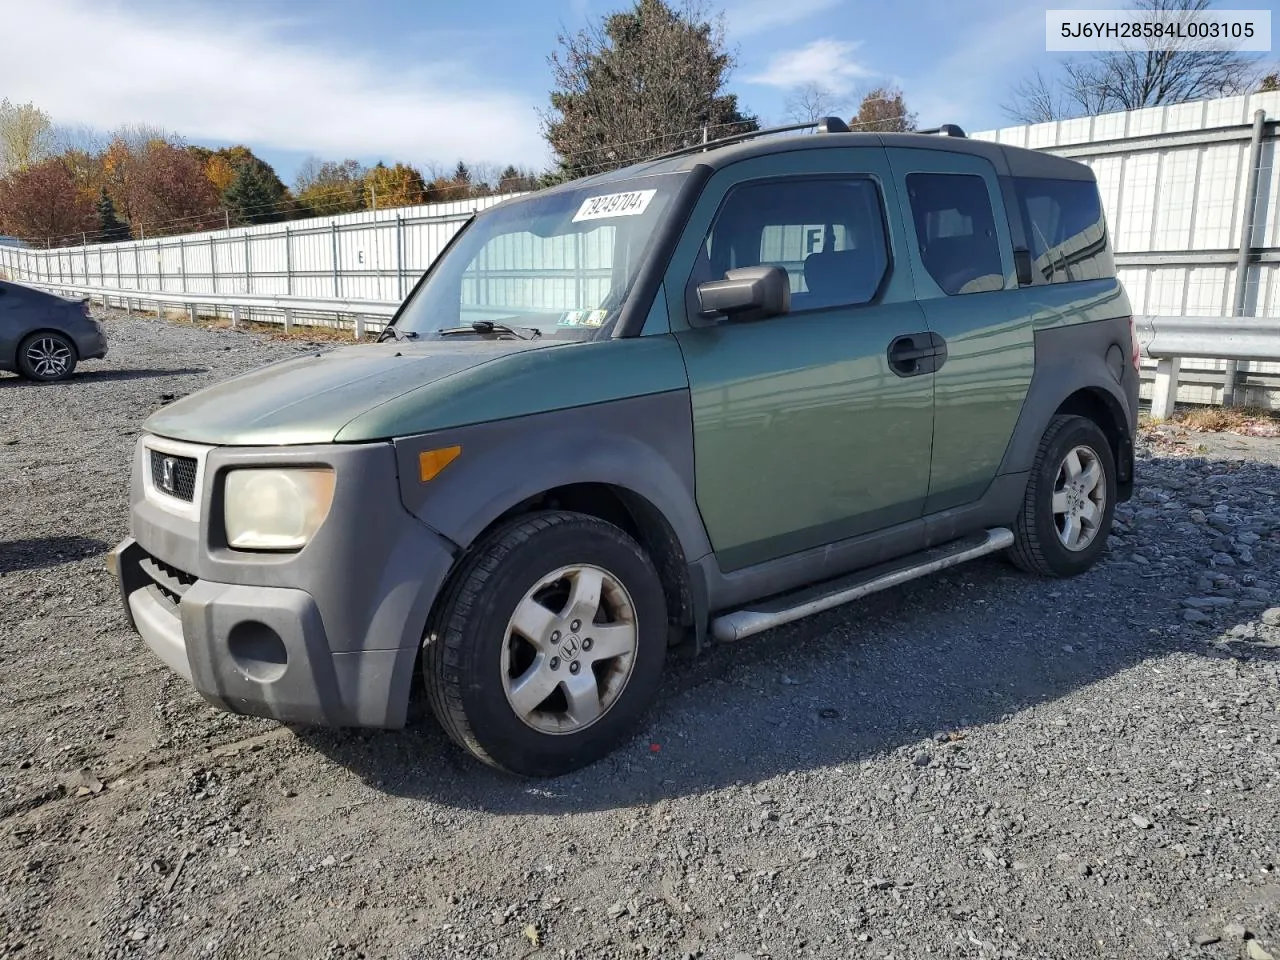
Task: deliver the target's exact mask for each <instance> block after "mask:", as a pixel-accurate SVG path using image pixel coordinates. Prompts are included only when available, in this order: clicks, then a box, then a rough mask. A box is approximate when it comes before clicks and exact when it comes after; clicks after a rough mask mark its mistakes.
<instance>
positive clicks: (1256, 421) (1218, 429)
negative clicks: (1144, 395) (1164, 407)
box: [1138, 407, 1280, 437]
mask: <svg viewBox="0 0 1280 960" xmlns="http://www.w3.org/2000/svg"><path fill="white" fill-rule="evenodd" d="M1164 425H1165V426H1173V427H1178V428H1181V429H1183V430H1194V431H1196V432H1197V433H1238V434H1243V435H1246V436H1254V437H1276V436H1280V411H1277V410H1266V409H1263V408H1261V407H1190V408H1186V409H1181V410H1176V411H1174V414H1173V416H1172V417H1171V418H1170V419H1168V420H1166V421H1164ZM1159 426H1161V424H1160V423H1159V422H1158V421H1155V420H1152V419H1151V415H1150V414H1149V413H1145V412H1144V413H1141V414H1139V416H1138V427H1139V428H1140V429H1141V430H1143V431H1144V432H1146V431H1151V430H1154V429H1155V428H1156V427H1159Z"/></svg>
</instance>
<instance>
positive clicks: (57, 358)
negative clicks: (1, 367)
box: [18, 330, 76, 383]
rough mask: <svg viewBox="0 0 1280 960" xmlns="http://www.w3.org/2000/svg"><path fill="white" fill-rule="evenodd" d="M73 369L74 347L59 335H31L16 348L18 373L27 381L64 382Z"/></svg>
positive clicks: (74, 361) (74, 363) (74, 365)
mask: <svg viewBox="0 0 1280 960" xmlns="http://www.w3.org/2000/svg"><path fill="white" fill-rule="evenodd" d="M75 368H76V348H75V345H74V344H73V343H72V342H71V341H70V340H68V339H67V338H66V337H65V336H63V335H62V334H60V333H55V332H53V331H51V330H46V331H42V332H40V333H33V334H32V335H31V336H29V337H27V339H25V340H23V341H22V343H21V344H20V345H19V347H18V372H19V373H20V374H22V375H23V376H24V377H26V378H27V379H28V380H40V381H43V382H45V383H50V382H52V381H54V380H65V379H66V378H67V377H69V376H71V373H72V371H74V370H75Z"/></svg>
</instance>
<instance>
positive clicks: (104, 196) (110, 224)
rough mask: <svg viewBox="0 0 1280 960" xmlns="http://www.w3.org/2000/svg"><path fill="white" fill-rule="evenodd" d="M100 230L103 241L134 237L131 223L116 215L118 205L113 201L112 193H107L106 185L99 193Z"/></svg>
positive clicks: (108, 241) (111, 241)
mask: <svg viewBox="0 0 1280 960" xmlns="http://www.w3.org/2000/svg"><path fill="white" fill-rule="evenodd" d="M98 231H99V232H100V233H101V235H102V242H103V243H116V242H117V241H120V240H132V239H133V235H132V234H131V233H130V231H129V225H128V224H127V223H123V222H122V221H121V220H120V218H119V217H117V216H116V205H115V203H114V202H112V200H111V194H109V193H107V188H106V187H103V188H102V190H101V192H99V194H98Z"/></svg>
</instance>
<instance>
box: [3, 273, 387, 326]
mask: <svg viewBox="0 0 1280 960" xmlns="http://www.w3.org/2000/svg"><path fill="white" fill-rule="evenodd" d="M23 284H24V285H25V286H30V287H39V288H41V289H44V290H52V291H53V292H55V293H59V294H63V295H67V294H70V295H74V296H82V297H88V298H89V299H91V300H100V301H102V304H103V306H108V307H109V306H112V305H113V304H112V301H114V302H115V304H117V305H119V306H120V307H122V308H123V309H125V310H127V311H129V312H132V311H133V309H134V304H155V305H156V309H157V310H163V309H164V308H165V307H166V306H170V307H173V306H180V307H182V308H184V309H185V310H186V311H187V313H188V315H189V316H190V317H191V320H192V322H195V320H196V318H197V316H198V315H199V314H200V312H201V311H200V309H199V308H200V307H212V308H213V311H212V312H213V313H214V314H215V315H221V314H222V313H223V312H227V313H229V314H230V316H231V326H232V327H236V326H238V325H239V324H240V323H241V322H242V321H243V320H245V319H247V318H249V319H251V318H253V314H255V313H257V314H259V315H261V314H263V313H268V314H273V315H274V314H279V315H280V317H281V321H280V322H282V323H283V325H284V329H285V332H286V333H288V332H290V331H291V330H292V329H293V324H294V321H295V319H296V318H297V316H298V315H299V314H305V315H309V316H310V315H315V316H333V317H334V318H335V319H336V320H339V321H341V320H342V319H343V318H344V317H350V318H351V319H352V321H353V324H354V327H355V338H356V339H357V340H363V339H364V336H365V331H366V329H368V328H369V327H370V326H372V327H373V328H375V329H380V328H381V327H383V326H385V325H386V322H387V321H388V320H389V319H391V316H392V315H393V314H394V313H395V312H396V310H397V309H399V307H400V303H399V302H398V301H390V300H342V299H336V298H331V297H326V298H323V299H317V298H311V297H264V296H258V295H251V294H234V293H220V294H217V295H216V296H215V295H211V294H207V293H177V292H174V293H166V292H163V291H159V290H121V289H119V288H117V287H86V286H83V285H79V284H66V283H45V282H33V281H23ZM246 314H247V315H248V316H247V317H246ZM272 322H274V321H272Z"/></svg>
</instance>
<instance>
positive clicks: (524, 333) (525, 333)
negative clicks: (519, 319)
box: [438, 320, 542, 340]
mask: <svg viewBox="0 0 1280 960" xmlns="http://www.w3.org/2000/svg"><path fill="white" fill-rule="evenodd" d="M438 332H439V334H440V336H442V337H447V336H449V335H450V334H453V333H479V334H486V335H487V334H493V333H497V334H503V335H505V336H511V337H515V338H516V339H517V340H536V339H538V337H540V336H542V331H541V330H539V329H538V328H537V327H508V326H507V325H506V324H505V323H494V322H493V321H492V320H476V321H474V322H473V323H472V324H471V325H470V326H467V327H446V328H445V329H443V330H440V331H438Z"/></svg>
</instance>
